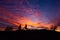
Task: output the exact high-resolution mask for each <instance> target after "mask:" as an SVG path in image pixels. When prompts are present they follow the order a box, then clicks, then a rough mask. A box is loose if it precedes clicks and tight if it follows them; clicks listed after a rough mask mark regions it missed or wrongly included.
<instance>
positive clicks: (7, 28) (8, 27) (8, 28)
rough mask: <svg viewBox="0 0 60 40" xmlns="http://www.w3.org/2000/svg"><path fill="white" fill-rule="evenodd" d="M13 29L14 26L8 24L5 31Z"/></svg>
mask: <svg viewBox="0 0 60 40" xmlns="http://www.w3.org/2000/svg"><path fill="white" fill-rule="evenodd" d="M12 29H13V28H12V27H10V26H7V27H6V29H5V31H13V30H12Z"/></svg>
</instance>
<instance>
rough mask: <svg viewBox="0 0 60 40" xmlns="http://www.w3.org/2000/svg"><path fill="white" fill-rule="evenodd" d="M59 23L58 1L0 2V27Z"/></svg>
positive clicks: (59, 4) (23, 0)
mask: <svg viewBox="0 0 60 40" xmlns="http://www.w3.org/2000/svg"><path fill="white" fill-rule="evenodd" d="M57 23H60V0H0V26H5V25H12V26H15V25H17V26H18V25H19V24H27V25H31V26H49V25H51V24H53V25H55V24H57Z"/></svg>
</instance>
